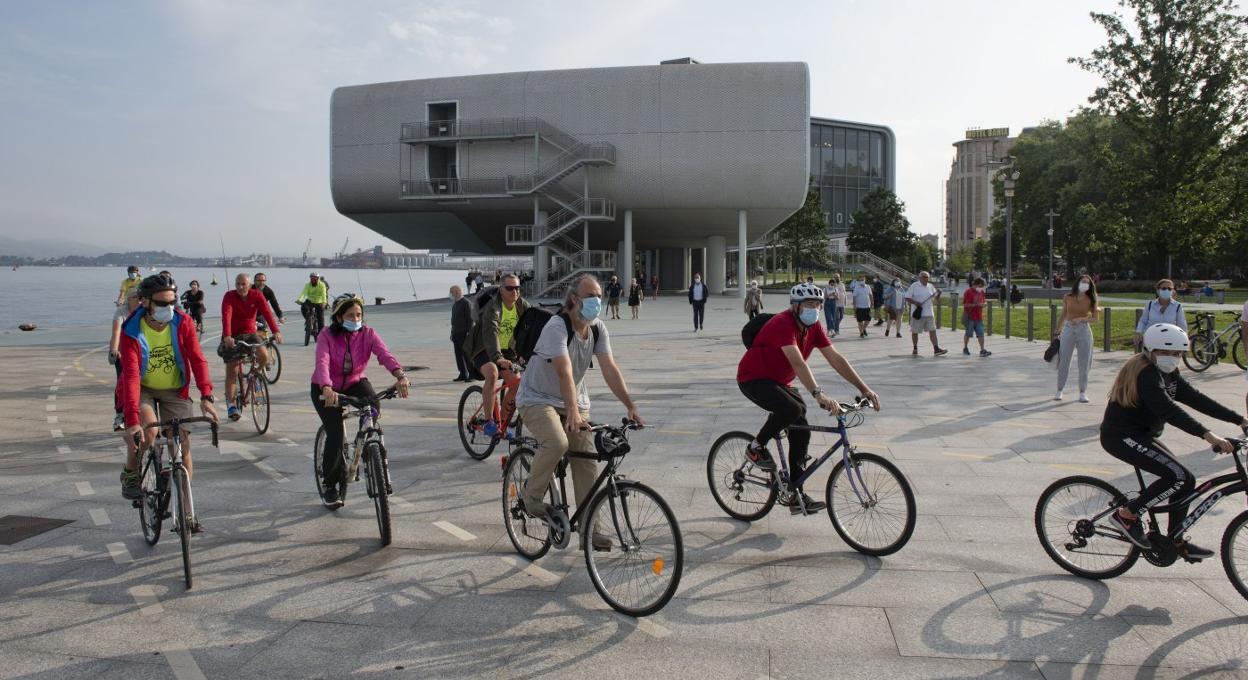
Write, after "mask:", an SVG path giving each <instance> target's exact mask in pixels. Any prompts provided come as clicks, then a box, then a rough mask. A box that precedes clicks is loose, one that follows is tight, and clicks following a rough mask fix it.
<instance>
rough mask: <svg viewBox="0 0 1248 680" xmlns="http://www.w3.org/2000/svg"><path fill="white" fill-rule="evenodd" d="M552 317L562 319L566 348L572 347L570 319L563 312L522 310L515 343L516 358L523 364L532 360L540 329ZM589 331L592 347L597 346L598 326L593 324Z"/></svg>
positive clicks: (540, 332)
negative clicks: (592, 336) (566, 332)
mask: <svg viewBox="0 0 1248 680" xmlns="http://www.w3.org/2000/svg"><path fill="white" fill-rule="evenodd" d="M552 316H558V317H559V318H561V319H563V325H564V328H566V329H567V331H568V346H569V347H571V346H572V337H573V336H572V334H573V330H572V319H571V318H569V317H568V315H567V314H564V313H563V312H552V311H551V310H549V309H546V308H544V307H541V306H540V305H534V306H532V307H529V308H528V309H526V310H524V314H521V315H520V320H519V321H517V322H516V331H515V342H516V356H518V357H520V359H522V360H523V361H524V362H525V363H528V362H529V360H530V359H532V358H533V350H534V349H536V348H537V339H538V338H540V337H541V336H542V329H543V328H545V327H546V323H547V322H549V321H550V318H551V317H552ZM589 329H590V330H591V331H592V332H593V334H594V345H595V346H597V345H598V325H597V324H593V325H591V326H590V327H589ZM589 365H590V367H591V368H592V367H593V365H594V364H593V361H592V360H591V361H590V364H589Z"/></svg>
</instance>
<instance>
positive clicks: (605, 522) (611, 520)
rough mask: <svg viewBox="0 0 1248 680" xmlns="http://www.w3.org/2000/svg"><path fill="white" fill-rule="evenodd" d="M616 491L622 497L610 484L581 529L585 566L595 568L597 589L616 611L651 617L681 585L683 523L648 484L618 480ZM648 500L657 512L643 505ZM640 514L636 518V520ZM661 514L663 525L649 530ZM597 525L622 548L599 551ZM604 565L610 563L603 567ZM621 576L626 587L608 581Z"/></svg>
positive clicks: (591, 506) (593, 576)
mask: <svg viewBox="0 0 1248 680" xmlns="http://www.w3.org/2000/svg"><path fill="white" fill-rule="evenodd" d="M615 488H616V489H617V490H618V491H619V495H618V496H617V495H616V494H614V493H612V491H611V487H610V486H607V487H605V488H603V489H602V490H601V491H599V492H598V494H597V495H596V496H595V497H594V498H593V499H592V500H591V501H590V504H589V512H588V513H587V514H586V517H585V523H584V524H583V525H582V526H581V547H582V549H583V550H584V551H585V568H586V569H587V570H589V578H590V580H591V581H593V584H594V589H595V590H597V591H598V595H600V596H601V597H602V599H603V600H604V601H605V602H606V603H607V604H609V605H611V608H612V609H615V610H616V611H618V612H620V613H621V614H627V615H628V616H634V617H641V616H649V615H651V614H653V613H655V612H657V611H659V610H660V609H662V608H663V607H664V605H666V604H667V603H668V601H670V600H671V599H672V596H673V595H675V594H676V588H677V587H678V586H679V585H680V577H681V574H682V573H683V571H684V563H685V550H684V544H683V543H682V540H681V535H680V524H679V523H677V521H676V515H675V514H673V513H672V509H671V507H670V506H668V504H667V501H665V500H663V497H662V496H660V495H659V494H658V492H656V491H655V490H654V489H651V488H650V487H648V486H646V485H645V484H642V483H641V482H636V481H632V480H626V479H621V480H617V481H616V483H615ZM643 497H648V501H649V503H650V504H652V505H653V507H654V509H650V510H648V509H646V508H645V505H646V504H645V503H644V502H639V501H640V500H641V499H642V498H643ZM630 499H631V501H632V502H631V503H630V502H629V501H630ZM617 501H618V505H617ZM604 507H607V508H609V509H608V510H607V515H605V516H602V517H600V516H599V512H600V511H602V509H603V508H604ZM634 512H636V513H637V517H636V518H632V517H631V516H632V514H633V513H634ZM656 515H661V516H662V517H661V521H662V524H659V523H657V521H656V523H655V524H654V525H653V528H649V529H648V527H647V526H646V525H644V524H643V522H644V521H645V520H646V519H647V518H651V517H653V518H654V519H655V520H658V519H659V518H658V517H657V516H656ZM621 520H624V522H623V524H621V523H620V521H621ZM595 525H597V526H599V527H600V529H599V531H600V532H602V533H606V534H607V535H608V536H609V537H610V538H611V540H612V542H613V543H615V544H616V545H614V546H612V549H611V550H609V551H602V552H600V551H597V550H595V549H594V547H593V540H592V536H591V532H592V531H593V527H594V526H595ZM665 526H666V527H667V529H666V531H665V530H664V528H663V527H665ZM617 527H618V529H617ZM633 539H636V543H635V544H632V540H633ZM656 539H657V540H656ZM625 540H628V541H629V542H630V546H629V549H628V550H627V551H624V550H620V548H619V546H620V545H621V544H622V542H624V541H625ZM620 557H622V558H623V559H622V560H620V561H619V563H616V561H615V560H614V558H620ZM600 561H601V562H603V563H604V564H603V565H602V567H601V568H600V566H599V562H600ZM663 574H668V575H669V577H668V579H667V580H666V581H661V580H657V579H659V578H660V577H661V576H662V575H663ZM617 576H619V577H622V578H623V579H624V583H623V584H621V585H612V584H608V583H607V582H606V578H614V577H617ZM604 577H606V578H604ZM626 599H627V601H625V600H626Z"/></svg>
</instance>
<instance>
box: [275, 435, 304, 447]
mask: <svg viewBox="0 0 1248 680" xmlns="http://www.w3.org/2000/svg"><path fill="white" fill-rule="evenodd" d="M277 441H279V442H281V443H283V444H285V445H286V446H299V445H298V444H296V443H295V442H294V441H292V440H291V439H290V438H289V437H282V438H281V439H278V440H277Z"/></svg>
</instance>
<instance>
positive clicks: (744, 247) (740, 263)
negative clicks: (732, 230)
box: [737, 210, 750, 300]
mask: <svg viewBox="0 0 1248 680" xmlns="http://www.w3.org/2000/svg"><path fill="white" fill-rule="evenodd" d="M745 227H746V218H745V211H744V210H738V211H737V297H738V298H740V299H742V300H744V299H745V287H746V285H747V284H748V283H749V281H750V268H749V258H750V251H749V247H750V244H749V235H748V234H747V232H746V228H745Z"/></svg>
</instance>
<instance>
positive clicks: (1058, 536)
mask: <svg viewBox="0 0 1248 680" xmlns="http://www.w3.org/2000/svg"><path fill="white" fill-rule="evenodd" d="M1230 442H1231V444H1232V445H1233V446H1234V450H1233V451H1232V453H1231V456H1232V458H1233V459H1234V461H1235V472H1233V473H1228V474H1224V475H1218V476H1216V477H1214V478H1212V479H1209V480H1206V481H1205V482H1204V483H1202V484H1198V485H1197V486H1196V488H1195V489H1193V490H1192V491H1191V492H1190V493H1188V494H1187V495H1185V496H1183V497H1182V498H1181V499H1178V500H1177V501H1174V502H1171V503H1167V504H1166V505H1158V506H1154V507H1151V508H1149V509H1148V513H1147V519H1145V517H1141V518H1140V520H1139V521H1141V522H1145V521H1146V522H1147V524H1146V525H1145V527H1146V528H1147V527H1151V530H1148V531H1147V535H1148V540H1149V542H1150V543H1151V545H1152V548H1151V549H1150V550H1142V549H1140V548H1139V547H1137V546H1136V545H1135V544H1134V543H1132V542H1131V541H1130V540H1129V539H1128V538H1127V537H1126V536H1125V535H1123V533H1122V532H1121V531H1120V530H1119V529H1118V528H1117V527H1116V526H1114V525H1113V524H1112V523H1110V521H1109V518H1110V515H1111V514H1112V513H1115V512H1117V511H1118V508H1120V507H1122V506H1124V505H1126V503H1127V500H1128V498H1127V495H1126V494H1124V493H1123V492H1122V491H1120V490H1119V489H1118V488H1117V487H1115V486H1114V485H1112V484H1110V483H1109V482H1106V481H1105V480H1102V479H1099V478H1097V477H1089V476H1086V475H1075V476H1072V477H1064V478H1062V479H1059V480H1057V481H1056V482H1053V483H1052V484H1051V485H1049V488H1047V489H1045V490H1044V493H1042V494H1040V499H1039V500H1038V501H1037V502H1036V514H1035V525H1036V534H1037V536H1039V538H1040V545H1041V546H1043V547H1044V551H1045V552H1046V553H1048V555H1049V557H1050V558H1052V559H1053V561H1054V562H1056V563H1057V566H1059V567H1061V568H1062V569H1065V570H1066V571H1068V572H1070V573H1072V574H1074V575H1075V576H1081V577H1083V578H1089V579H1098V580H1099V579H1107V578H1113V577H1115V576H1119V575H1121V574H1123V573H1125V572H1126V571H1127V570H1128V569H1130V568H1131V567H1132V566H1133V565H1134V564H1135V562H1136V561H1137V560H1138V559H1139V558H1140V556H1141V555H1142V556H1143V557H1144V559H1146V560H1148V561H1149V562H1150V563H1152V564H1154V565H1156V566H1158V567H1168V566H1170V565H1172V564H1174V563H1175V561H1176V560H1177V559H1178V558H1179V557H1180V555H1179V552H1178V548H1177V546H1176V544H1175V542H1176V540H1178V539H1179V538H1180V537H1181V536H1182V535H1183V533H1184V532H1186V531H1187V530H1188V529H1190V528H1191V527H1192V526H1193V525H1195V524H1196V522H1197V520H1199V519H1200V518H1201V517H1203V516H1204V515H1205V513H1207V512H1209V510H1210V509H1211V508H1212V507H1213V506H1214V505H1215V504H1216V503H1217V502H1218V501H1219V500H1221V499H1223V498H1225V497H1227V496H1229V495H1231V494H1235V493H1244V492H1245V490H1248V472H1245V470H1244V462H1243V460H1242V459H1241V456H1245V455H1248V437H1245V438H1243V439H1231V440H1230ZM1135 476H1136V479H1137V481H1138V482H1139V484H1140V491H1141V492H1142V491H1143V490H1144V488H1145V485H1144V475H1143V473H1141V472H1140V469H1139V468H1136V469H1135ZM1198 500H1199V501H1200V502H1199V503H1197V501H1198ZM1184 503H1194V504H1195V509H1193V510H1192V511H1191V512H1189V513H1188V514H1187V517H1186V518H1184V520H1183V521H1182V522H1181V523H1180V524H1179V526H1177V527H1175V528H1174V529H1173V530H1172V531H1171V532H1170V533H1169V534H1162V533H1160V532H1159V531H1158V530H1157V527H1158V526H1160V525H1159V524H1158V522H1157V514H1158V513H1165V512H1167V511H1169V510H1170V508H1172V507H1174V506H1175V505H1182V504H1184ZM1183 559H1184V560H1186V561H1188V562H1195V561H1199V560H1193V559H1190V558H1187V557H1184V558H1183ZM1222 566H1223V568H1224V569H1225V570H1226V576H1227V578H1229V579H1230V581H1231V584H1232V585H1234V586H1235V589H1236V590H1238V591H1239V594H1240V595H1242V596H1244V598H1248V510H1245V511H1244V512H1241V513H1240V514H1239V515H1237V516H1236V517H1235V518H1233V519H1232V520H1231V522H1230V524H1229V525H1228V526H1227V527H1226V531H1225V532H1224V533H1223V534H1222Z"/></svg>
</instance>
